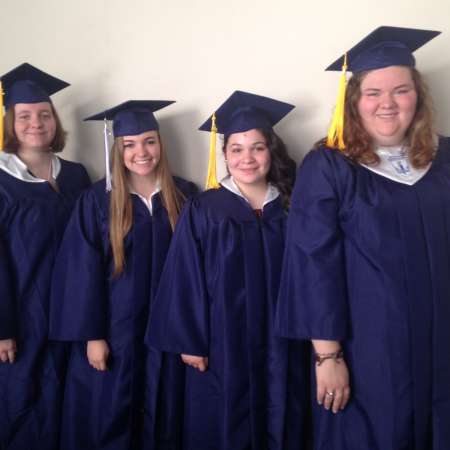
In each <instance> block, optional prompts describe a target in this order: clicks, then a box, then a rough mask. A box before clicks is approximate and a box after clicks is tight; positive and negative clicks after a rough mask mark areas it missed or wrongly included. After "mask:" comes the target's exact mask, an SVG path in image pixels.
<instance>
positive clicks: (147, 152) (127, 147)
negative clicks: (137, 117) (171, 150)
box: [123, 131, 161, 177]
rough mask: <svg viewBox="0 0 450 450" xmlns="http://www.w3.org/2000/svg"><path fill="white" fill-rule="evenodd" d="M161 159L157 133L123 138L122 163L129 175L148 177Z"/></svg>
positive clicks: (152, 132)
mask: <svg viewBox="0 0 450 450" xmlns="http://www.w3.org/2000/svg"><path fill="white" fill-rule="evenodd" d="M160 157H161V143H160V141H159V135H158V132H157V131H146V132H145V133H142V134H139V135H137V136H124V137H123V163H124V164H125V167H126V168H127V169H128V170H129V171H130V173H132V174H134V175H138V176H144V177H146V176H148V175H150V174H152V173H153V171H154V170H155V168H156V166H157V165H158V163H159V160H160Z"/></svg>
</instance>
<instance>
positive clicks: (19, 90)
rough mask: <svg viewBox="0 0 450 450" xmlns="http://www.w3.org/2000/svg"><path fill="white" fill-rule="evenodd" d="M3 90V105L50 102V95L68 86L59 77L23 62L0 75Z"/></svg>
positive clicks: (7, 106)
mask: <svg viewBox="0 0 450 450" xmlns="http://www.w3.org/2000/svg"><path fill="white" fill-rule="evenodd" d="M0 79H1V81H2V88H3V90H4V92H5V102H4V103H5V107H6V108H9V107H10V106H11V105H15V104H16V103H40V102H50V95H52V94H54V93H56V92H58V91H60V90H61V89H64V88H66V87H67V86H70V85H69V83H66V82H65V81H63V80H60V79H59V78H56V77H54V76H52V75H49V74H48V73H45V72H43V71H42V70H39V69H38V68H36V67H34V66H32V65H31V64H28V63H23V64H21V65H20V66H17V67H16V68H15V69H13V70H10V71H9V72H8V73H5V74H4V75H2V76H1V77H0Z"/></svg>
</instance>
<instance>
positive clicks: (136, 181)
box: [128, 173, 157, 198]
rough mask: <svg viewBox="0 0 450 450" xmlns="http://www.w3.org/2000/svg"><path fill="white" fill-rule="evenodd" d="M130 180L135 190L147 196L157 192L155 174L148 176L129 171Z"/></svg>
mask: <svg viewBox="0 0 450 450" xmlns="http://www.w3.org/2000/svg"><path fill="white" fill-rule="evenodd" d="M128 182H129V183H130V186H131V188H132V189H133V191H135V192H137V193H138V194H139V195H142V196H143V197H145V198H149V197H150V196H151V195H152V194H153V192H155V189H156V184H157V178H156V175H155V174H153V173H152V174H150V175H148V176H145V177H144V176H140V175H136V174H133V173H128Z"/></svg>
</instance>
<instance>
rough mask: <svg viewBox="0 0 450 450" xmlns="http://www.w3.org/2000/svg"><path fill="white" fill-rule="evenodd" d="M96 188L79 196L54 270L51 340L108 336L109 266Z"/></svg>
mask: <svg viewBox="0 0 450 450" xmlns="http://www.w3.org/2000/svg"><path fill="white" fill-rule="evenodd" d="M99 211H100V208H99V206H98V203H97V200H96V196H95V195H94V192H93V190H88V191H86V192H85V193H84V194H82V195H81V197H80V198H79V199H78V201H77V203H76V206H75V208H74V211H73V213H72V216H71V218H70V221H69V223H68V225H67V228H66V231H65V233H64V238H63V241H62V243H61V246H60V249H59V252H58V256H57V258H56V262H55V267H54V270H53V280H52V294H51V300H50V339H55V340H62V341H66V340H67V341H87V340H95V339H106V318H107V314H108V311H107V301H106V283H107V275H106V267H105V258H104V252H103V246H102V242H103V240H102V232H101V228H100V225H99V223H100V220H101V219H100V217H99Z"/></svg>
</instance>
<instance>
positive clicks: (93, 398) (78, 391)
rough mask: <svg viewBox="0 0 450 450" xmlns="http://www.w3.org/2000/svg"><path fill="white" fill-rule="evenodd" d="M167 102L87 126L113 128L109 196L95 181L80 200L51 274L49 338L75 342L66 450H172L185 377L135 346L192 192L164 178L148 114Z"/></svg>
mask: <svg viewBox="0 0 450 450" xmlns="http://www.w3.org/2000/svg"><path fill="white" fill-rule="evenodd" d="M171 103H172V102H166V101H129V102H126V103H124V104H121V105H119V106H117V107H115V108H112V109H110V110H107V111H105V112H103V113H100V114H97V115H95V116H91V117H89V118H88V119H87V120H107V119H112V120H113V121H114V123H113V132H114V137H115V139H114V145H113V147H112V180H111V181H112V182H111V188H112V189H111V191H109V190H108V184H109V183H108V181H107V180H101V181H100V182H98V183H96V184H94V186H93V187H92V188H91V189H90V190H89V191H87V192H86V193H85V194H84V195H83V196H82V197H81V198H80V200H79V202H78V204H77V206H76V209H75V212H74V214H73V216H72V218H71V221H70V222H69V225H68V228H67V231H66V234H65V236H64V239H63V243H62V246H61V250H60V253H59V256H58V259H57V267H56V270H55V272H54V278H53V292H52V303H51V323H50V336H51V338H52V339H55V340H63V341H78V343H77V344H76V345H74V346H73V351H72V356H71V360H70V364H69V367H68V372H67V380H66V390H65V400H64V415H63V427H62V441H61V446H62V448H64V449H79V448H96V449H101V448H108V449H112V448H114V449H124V450H125V449H130V450H131V449H136V448H141V446H142V448H154V446H156V445H157V442H159V441H160V440H161V441H166V440H168V441H169V442H172V443H174V444H173V445H176V441H177V430H174V428H173V426H175V425H174V424H175V423H176V417H174V416H172V415H171V414H172V412H173V411H172V406H173V403H172V402H174V401H177V400H176V392H177V388H179V389H182V381H183V369H182V366H181V363H180V362H179V361H178V360H177V359H176V358H174V357H169V356H166V355H163V354H162V353H160V352H158V351H156V350H154V349H152V348H149V349H147V348H146V347H145V346H144V341H143V338H144V333H145V330H146V326H147V319H148V315H149V312H150V307H151V301H152V298H153V296H154V294H155V291H156V288H157V285H158V280H159V276H160V273H161V270H162V266H163V264H164V260H165V256H166V253H167V250H168V246H169V242H170V238H171V235H172V231H173V229H174V227H175V224H176V221H177V219H178V215H179V213H180V209H181V206H182V204H183V202H184V200H185V199H186V198H187V197H189V196H190V195H192V194H194V193H195V192H196V187H195V186H194V185H193V184H192V183H189V182H187V181H185V180H182V179H181V178H177V177H172V175H171V173H170V169H169V167H168V162H167V156H166V153H165V149H164V146H163V144H162V141H161V136H160V133H159V127H158V123H157V121H156V119H155V117H154V115H153V111H156V110H158V109H161V108H163V107H165V106H167V105H169V104H171ZM178 370H179V372H177V371H178ZM178 375H179V378H176V377H177V376H178ZM174 377H175V378H174ZM165 383H170V389H166V388H165ZM171 405H172V406H171ZM156 416H158V417H156ZM144 443H145V445H144Z"/></svg>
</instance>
